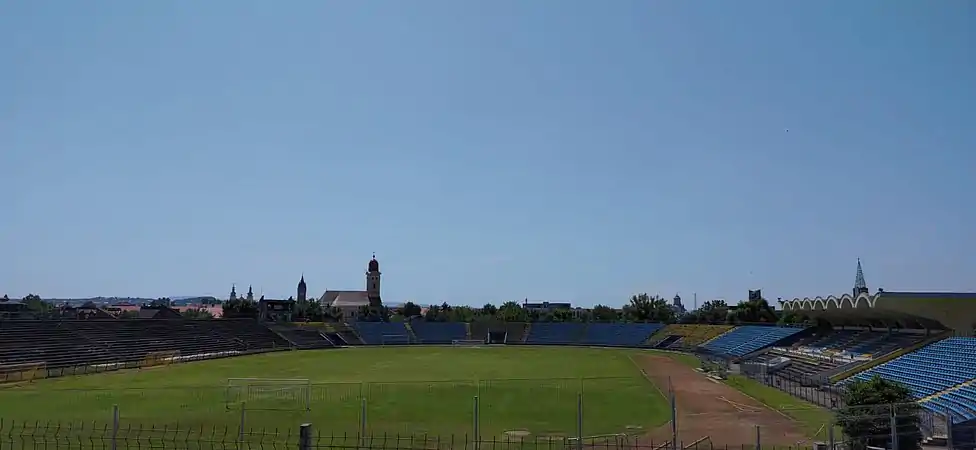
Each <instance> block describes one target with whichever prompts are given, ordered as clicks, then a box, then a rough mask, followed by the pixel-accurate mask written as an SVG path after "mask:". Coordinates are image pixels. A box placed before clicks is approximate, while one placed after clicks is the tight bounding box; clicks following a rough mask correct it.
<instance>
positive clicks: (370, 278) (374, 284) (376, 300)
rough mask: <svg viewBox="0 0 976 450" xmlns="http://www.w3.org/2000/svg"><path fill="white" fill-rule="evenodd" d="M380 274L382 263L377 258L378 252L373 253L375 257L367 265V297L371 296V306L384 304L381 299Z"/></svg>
mask: <svg viewBox="0 0 976 450" xmlns="http://www.w3.org/2000/svg"><path fill="white" fill-rule="evenodd" d="M380 275H381V274H380V263H379V261H377V260H376V253H373V259H371V260H369V265H368V266H367V267H366V297H368V298H369V306H373V307H379V306H383V300H381V299H380Z"/></svg>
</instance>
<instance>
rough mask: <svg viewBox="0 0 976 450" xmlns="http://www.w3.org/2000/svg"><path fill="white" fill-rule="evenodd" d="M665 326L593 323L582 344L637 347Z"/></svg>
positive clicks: (587, 330) (589, 326)
mask: <svg viewBox="0 0 976 450" xmlns="http://www.w3.org/2000/svg"><path fill="white" fill-rule="evenodd" d="M662 327H664V325H663V324H660V323H591V324H589V325H587V326H586V333H585V334H584V335H583V339H582V340H581V342H580V343H581V344H588V345H607V346H619V347H637V346H639V345H642V344H643V343H644V341H646V340H647V338H648V336H650V335H652V334H654V333H656V332H657V331H658V330H660V329H661V328H662Z"/></svg>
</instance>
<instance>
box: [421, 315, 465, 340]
mask: <svg viewBox="0 0 976 450" xmlns="http://www.w3.org/2000/svg"><path fill="white" fill-rule="evenodd" d="M410 327H411V328H413V332H414V334H416V335H417V339H419V340H420V343H422V344H450V343H451V342H453V341H454V340H458V339H466V338H467V335H468V328H467V326H465V323H464V322H423V321H419V320H418V321H415V322H410Z"/></svg>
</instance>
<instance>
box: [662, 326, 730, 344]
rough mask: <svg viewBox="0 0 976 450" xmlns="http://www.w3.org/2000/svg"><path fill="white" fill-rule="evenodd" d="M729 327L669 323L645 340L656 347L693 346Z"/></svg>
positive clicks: (727, 329)
mask: <svg viewBox="0 0 976 450" xmlns="http://www.w3.org/2000/svg"><path fill="white" fill-rule="evenodd" d="M731 329H732V326H731V325H704V324H702V325H696V324H671V325H668V326H666V327H664V328H663V329H662V330H661V331H658V332H657V333H654V335H653V336H651V338H650V339H648V340H647V345H650V346H653V347H656V348H676V347H678V348H695V347H697V346H698V345H700V344H702V343H704V342H706V341H708V340H709V339H712V338H714V337H716V336H718V335H720V334H722V333H725V332H726V331H729V330H731Z"/></svg>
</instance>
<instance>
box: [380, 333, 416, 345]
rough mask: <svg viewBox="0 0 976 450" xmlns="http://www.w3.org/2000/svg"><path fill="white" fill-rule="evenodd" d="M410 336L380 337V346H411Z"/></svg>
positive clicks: (387, 335)
mask: <svg viewBox="0 0 976 450" xmlns="http://www.w3.org/2000/svg"><path fill="white" fill-rule="evenodd" d="M409 343H410V336H409V335H406V334H384V335H383V336H380V344H382V345H399V344H409Z"/></svg>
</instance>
